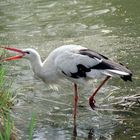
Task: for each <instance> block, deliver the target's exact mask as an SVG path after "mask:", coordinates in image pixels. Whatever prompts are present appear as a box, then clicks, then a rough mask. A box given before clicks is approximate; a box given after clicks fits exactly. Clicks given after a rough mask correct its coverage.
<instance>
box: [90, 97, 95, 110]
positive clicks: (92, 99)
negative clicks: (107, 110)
mask: <svg viewBox="0 0 140 140" xmlns="http://www.w3.org/2000/svg"><path fill="white" fill-rule="evenodd" d="M95 103H96V101H95V99H94V98H93V97H92V96H91V97H90V98H89V105H90V107H91V108H92V109H93V110H95V108H96V105H95Z"/></svg>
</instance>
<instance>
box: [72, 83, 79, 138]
mask: <svg viewBox="0 0 140 140" xmlns="http://www.w3.org/2000/svg"><path fill="white" fill-rule="evenodd" d="M77 106H78V87H77V84H75V83H74V112H73V115H74V116H73V117H74V129H73V135H74V136H77V130H76V116H77Z"/></svg>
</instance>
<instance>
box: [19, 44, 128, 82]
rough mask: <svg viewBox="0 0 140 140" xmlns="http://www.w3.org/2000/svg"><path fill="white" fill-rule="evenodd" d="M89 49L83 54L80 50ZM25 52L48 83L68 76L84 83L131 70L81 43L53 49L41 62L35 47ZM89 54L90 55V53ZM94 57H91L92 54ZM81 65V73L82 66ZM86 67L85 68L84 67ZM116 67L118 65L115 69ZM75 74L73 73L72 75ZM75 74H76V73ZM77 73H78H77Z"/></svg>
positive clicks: (122, 74)
mask: <svg viewBox="0 0 140 140" xmlns="http://www.w3.org/2000/svg"><path fill="white" fill-rule="evenodd" d="M86 50H87V51H88V53H87V54H86V55H85V54H84V55H83V54H82V53H81V52H80V51H85V52H86ZM22 51H23V52H28V53H29V54H26V55H25V56H24V58H27V59H29V61H30V62H31V66H32V69H33V71H34V73H35V74H36V75H37V76H38V77H40V78H41V79H42V80H43V81H45V82H46V83H47V82H48V83H53V82H56V81H57V80H59V79H62V78H67V79H69V80H71V81H74V82H77V83H84V82H86V81H87V80H89V79H91V78H101V77H103V76H105V75H106V76H127V75H130V74H131V72H130V71H129V70H128V69H126V68H125V67H124V66H122V65H120V64H117V63H115V62H112V61H111V60H108V59H105V58H106V57H104V56H102V55H100V54H98V53H95V52H94V53H95V54H96V55H95V56H94V55H93V54H92V53H93V52H92V51H91V50H89V49H87V48H85V47H82V46H80V45H64V46H61V47H59V48H56V49H55V50H54V51H52V52H51V53H50V54H49V56H48V57H47V59H46V60H45V61H44V62H41V58H40V55H39V54H38V52H36V51H35V50H33V49H24V50H22ZM88 54H89V55H88ZM90 55H91V56H92V57H91V56H90ZM105 60H106V61H109V62H111V63H108V65H109V66H107V67H109V68H110V67H112V69H109V68H102V67H100V68H95V69H94V66H97V65H98V64H102V63H103V62H104V61H105ZM78 65H81V66H83V67H81V71H83V72H81V74H79V75H78V72H79V73H80V70H79V69H80V68H79V69H78V67H77V66H78ZM84 67H85V68H84ZM115 67H117V68H116V69H115ZM72 74H73V75H72ZM74 74H75V75H74ZM76 74H77V75H76Z"/></svg>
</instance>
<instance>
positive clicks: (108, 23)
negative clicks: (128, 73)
mask: <svg viewBox="0 0 140 140" xmlns="http://www.w3.org/2000/svg"><path fill="white" fill-rule="evenodd" d="M139 7H140V1H138V0H133V1H132V0H71V1H68V0H58V1H53V0H1V1H0V21H1V22H0V44H3V45H10V46H14V47H17V48H29V47H31V48H35V49H36V50H37V51H38V52H39V53H40V55H41V56H42V58H43V59H45V58H46V57H47V55H48V54H49V53H50V52H51V51H52V50H53V49H55V48H57V47H59V46H61V45H64V44H80V45H82V46H85V47H88V48H91V49H94V50H96V51H98V52H100V53H102V54H104V55H106V56H108V57H110V58H111V59H113V60H115V61H119V62H121V63H123V64H125V65H127V66H128V67H129V69H131V70H132V72H133V82H123V81H122V80H121V79H112V80H110V81H109V82H108V84H107V85H105V86H104V87H103V88H102V89H101V90H100V92H99V94H97V96H96V103H97V106H99V108H97V109H96V110H94V111H93V110H91V109H90V107H89V105H88V98H89V96H90V95H91V93H92V91H93V88H95V87H96V86H97V85H98V84H99V83H100V81H99V80H96V79H95V80H93V81H92V82H90V83H89V84H87V85H86V86H85V87H82V86H81V87H80V99H79V107H78V118H77V136H76V137H75V136H73V134H72V132H73V116H72V113H73V87H72V83H70V82H68V81H67V82H66V83H65V84H64V83H63V84H60V85H59V86H60V87H59V88H58V89H57V88H54V89H52V88H50V87H49V86H48V85H46V84H44V83H43V82H42V81H40V80H39V79H36V78H34V75H33V73H32V71H31V70H30V68H29V64H28V63H27V61H26V60H21V61H16V62H15V63H9V64H10V65H8V66H6V67H7V68H8V69H9V74H8V75H7V76H8V79H9V81H12V89H11V90H12V91H13V93H14V94H15V95H16V100H17V102H16V103H15V105H14V107H13V110H12V115H11V116H13V117H14V122H15V125H16V127H17V129H18V130H19V131H18V133H19V137H20V139H21V140H26V139H28V138H29V129H28V127H29V123H30V121H31V117H32V113H34V114H35V117H36V119H35V122H36V126H35V128H34V135H33V139H34V140H46V139H47V140H69V139H71V140H95V139H97V140H131V139H135V140H139V139H140V104H139V100H137V99H138V97H139V96H140V70H139V69H140V63H139V60H140V46H139V44H140V43H139V42H140V16H139V13H140V8H139Z"/></svg>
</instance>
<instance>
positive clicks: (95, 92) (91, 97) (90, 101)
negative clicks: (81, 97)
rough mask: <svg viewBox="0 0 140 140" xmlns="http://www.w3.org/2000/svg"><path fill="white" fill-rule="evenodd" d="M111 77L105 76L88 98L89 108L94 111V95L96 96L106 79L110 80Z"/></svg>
mask: <svg viewBox="0 0 140 140" xmlns="http://www.w3.org/2000/svg"><path fill="white" fill-rule="evenodd" d="M110 77H111V76H107V77H106V78H105V79H104V80H103V81H102V83H101V84H100V85H99V86H98V87H97V89H96V90H95V91H94V92H93V94H92V95H91V96H90V98H89V105H90V107H91V108H92V109H93V110H94V108H95V99H94V97H95V95H96V94H97V92H98V91H99V90H100V88H101V87H102V86H103V85H104V84H105V83H106V82H107V81H108V79H109V78H110Z"/></svg>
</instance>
